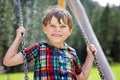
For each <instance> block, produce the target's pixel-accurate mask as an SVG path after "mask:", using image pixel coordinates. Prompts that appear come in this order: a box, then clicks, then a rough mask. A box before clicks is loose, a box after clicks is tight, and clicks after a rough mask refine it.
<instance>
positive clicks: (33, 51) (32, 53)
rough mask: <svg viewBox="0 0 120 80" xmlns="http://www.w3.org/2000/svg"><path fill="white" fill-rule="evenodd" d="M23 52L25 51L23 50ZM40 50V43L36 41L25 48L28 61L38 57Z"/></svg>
mask: <svg viewBox="0 0 120 80" xmlns="http://www.w3.org/2000/svg"><path fill="white" fill-rule="evenodd" d="M21 52H22V54H23V51H21ZM38 52H39V43H36V44H34V45H32V46H30V47H28V48H26V49H25V54H26V59H27V61H28V62H30V61H32V60H33V59H35V58H36V56H37V54H38Z"/></svg>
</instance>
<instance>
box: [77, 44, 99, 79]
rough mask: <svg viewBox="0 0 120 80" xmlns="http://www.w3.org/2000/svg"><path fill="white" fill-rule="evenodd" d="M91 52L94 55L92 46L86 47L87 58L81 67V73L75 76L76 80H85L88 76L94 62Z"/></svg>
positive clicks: (94, 49)
mask: <svg viewBox="0 0 120 80" xmlns="http://www.w3.org/2000/svg"><path fill="white" fill-rule="evenodd" d="M93 52H94V53H96V52H97V49H96V48H95V46H94V45H91V44H90V45H88V46H87V53H88V54H87V57H86V60H85V63H84V65H83V66H82V73H81V74H79V75H77V79H78V80H87V79H88V76H89V74H90V71H91V68H92V64H93V61H94V57H93Z"/></svg>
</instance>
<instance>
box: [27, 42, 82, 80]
mask: <svg viewBox="0 0 120 80" xmlns="http://www.w3.org/2000/svg"><path fill="white" fill-rule="evenodd" d="M25 53H26V59H27V61H28V62H30V61H31V60H33V59H35V65H34V80H77V79H76V75H78V74H80V73H81V71H82V70H81V66H80V61H79V59H78V56H77V54H76V51H75V50H74V49H73V48H71V47H69V46H68V45H67V44H65V45H64V46H63V47H61V48H56V47H54V46H52V45H51V44H50V43H48V42H45V41H41V42H39V43H36V44H34V45H32V46H30V47H28V48H26V50H25Z"/></svg>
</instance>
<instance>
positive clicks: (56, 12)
mask: <svg viewBox="0 0 120 80" xmlns="http://www.w3.org/2000/svg"><path fill="white" fill-rule="evenodd" d="M53 16H55V17H56V18H57V20H58V22H59V23H61V22H60V19H62V20H63V22H64V23H65V24H67V25H68V26H69V28H70V29H72V28H73V21H72V16H71V15H70V13H69V12H68V11H67V10H65V9H62V8H60V7H58V6H54V7H52V8H49V9H48V10H47V11H46V13H45V15H44V17H43V20H42V24H43V26H46V25H47V24H49V23H50V22H51V19H52V17H53Z"/></svg>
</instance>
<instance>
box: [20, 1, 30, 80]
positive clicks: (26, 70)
mask: <svg viewBox="0 0 120 80" xmlns="http://www.w3.org/2000/svg"><path fill="white" fill-rule="evenodd" d="M18 15H19V27H23V19H22V6H21V1H20V0H18ZM22 53H23V56H24V61H23V63H24V65H23V66H24V74H25V77H24V79H25V80H29V78H28V65H27V60H26V54H25V36H24V35H22Z"/></svg>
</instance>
